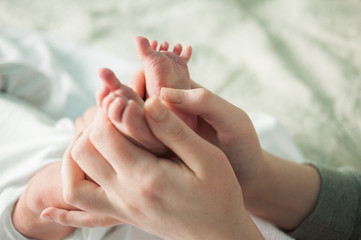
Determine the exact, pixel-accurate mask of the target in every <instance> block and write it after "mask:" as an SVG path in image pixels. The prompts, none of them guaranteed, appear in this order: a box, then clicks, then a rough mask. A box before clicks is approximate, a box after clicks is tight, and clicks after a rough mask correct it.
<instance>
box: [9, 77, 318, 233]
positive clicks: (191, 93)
mask: <svg viewBox="0 0 361 240" xmlns="http://www.w3.org/2000/svg"><path fill="white" fill-rule="evenodd" d="M136 74H138V75H139V76H141V77H143V78H144V72H142V71H139V72H137V73H136ZM130 84H131V86H132V88H133V89H134V90H135V91H136V92H137V93H139V92H141V91H142V90H141V89H142V87H139V86H141V85H142V83H141V81H140V83H138V85H137V83H136V81H135V83H134V82H131V83H130ZM132 84H133V85H132ZM143 85H144V84H143ZM192 88H197V89H192V90H174V89H169V88H163V90H162V94H161V97H162V100H163V101H164V102H165V104H167V106H170V107H172V109H176V110H177V111H179V112H184V113H186V114H187V115H193V116H194V115H196V116H198V125H197V126H196V128H195V130H196V131H197V133H198V134H199V135H200V136H202V137H203V138H205V139H207V140H208V142H211V143H213V144H214V145H216V146H218V148H219V149H221V150H222V151H223V152H224V153H225V154H226V157H227V158H228V160H229V162H230V163H231V165H232V167H233V169H234V171H235V174H236V177H237V180H238V182H239V183H240V185H241V186H242V190H243V198H244V205H245V206H246V207H247V208H248V210H249V211H251V212H252V213H254V214H256V215H258V216H261V217H264V218H266V219H268V220H270V221H273V222H275V223H276V224H277V225H278V226H280V227H281V228H284V229H288V230H292V229H294V228H296V227H297V226H298V224H299V223H300V222H302V220H303V219H304V218H305V217H306V216H307V215H308V214H309V213H310V212H311V211H312V209H313V207H314V205H315V203H316V201H317V197H318V192H319V184H320V183H319V182H320V180H319V175H318V173H317V171H316V170H315V169H314V168H313V167H311V166H307V165H299V164H294V163H291V162H288V161H285V160H282V159H280V158H277V157H275V156H272V155H270V154H268V153H266V152H264V151H263V150H262V149H261V148H260V146H259V143H258V139H257V136H256V134H255V132H254V129H253V126H252V123H251V122H250V120H249V119H248V116H247V115H246V114H245V113H244V112H243V111H241V110H240V109H238V108H236V107H234V106H233V105H231V104H229V103H227V102H226V101H224V100H223V99H220V98H218V97H217V96H215V95H213V94H212V93H210V92H209V91H207V90H205V89H203V88H199V86H197V85H196V84H194V83H193V84H192ZM143 91H144V90H143ZM126 93H129V91H128V92H126ZM124 95H126V94H124ZM129 99H131V100H129ZM129 99H127V102H126V103H127V105H126V107H125V108H123V111H125V110H127V108H128V107H129V106H132V104H129V102H131V101H134V102H135V101H136V99H134V98H132V97H130V98H129ZM133 105H134V104H133ZM134 106H137V104H135V105H134ZM150 106H152V104H150ZM137 107H138V108H139V106H137ZM105 109H106V108H105ZM134 109H135V108H134ZM140 109H141V110H142V106H141V107H140ZM150 109H151V108H150ZM155 109H156V108H155ZM95 111H96V109H93V110H90V111H89V112H90V113H89V116H84V118H85V119H86V120H84V119H83V120H84V122H83V125H82V124H80V123H79V124H78V126H84V125H86V126H87V125H89V123H90V122H92V114H93V113H94V112H95ZM108 111H109V108H108ZM146 111H147V110H145V112H146ZM108 114H109V113H108ZM123 116H124V115H123ZM141 116H142V115H141ZM146 116H147V115H146ZM225 116H228V117H225ZM103 120H104V119H103ZM143 120H144V118H143ZM144 121H148V119H145V120H144ZM112 122H113V123H114V121H112ZM93 124H95V123H93ZM98 124H100V123H98ZM148 124H149V123H148ZM162 126H163V125H160V126H158V128H159V129H161V128H162ZM230 126H231V127H230ZM99 127H100V126H99ZM79 128H80V127H79ZM158 128H155V129H148V130H149V131H150V132H151V133H152V134H153V135H152V136H156V137H158V135H159V133H156V132H157V131H160V132H161V130H159V129H158ZM235 128H237V129H235ZM85 129H86V131H90V132H91V130H89V129H87V128H85V127H83V129H82V130H85ZM90 129H91V127H90ZM113 130H115V129H113ZM116 130H119V128H117V129H116ZM120 130H121V129H120ZM89 134H90V133H89ZM157 134H158V135H157ZM84 136H87V135H86V134H85V135H84ZM84 136H82V137H81V138H84ZM111 136H115V135H111ZM122 136H123V135H122ZM163 137H165V136H163ZM113 140H116V139H115V137H114V139H113ZM78 141H80V140H78ZM137 141H139V142H142V138H141V137H140V139H139V140H137ZM157 141H158V142H160V143H161V141H159V140H157ZM144 142H146V141H144ZM165 142H166V141H165ZM131 143H132V144H133V143H134V141H133V142H131ZM79 144H80V143H79ZM92 144H94V143H92ZM161 144H163V143H161ZM163 145H165V144H163ZM135 146H136V145H135ZM194 146H195V145H194V144H193V145H192V147H193V148H194ZM207 146H208V145H207ZM210 146H213V145H210ZM83 147H84V146H83ZM93 147H98V148H97V150H98V151H99V148H100V150H102V151H99V152H106V151H109V153H107V155H112V154H117V152H112V151H111V150H110V149H104V146H103V147H99V146H96V144H94V146H93ZM168 147H169V146H168ZM90 148H91V147H90ZM90 148H89V146H87V147H86V149H82V152H84V151H85V152H86V151H88V152H89V149H90ZM212 148H213V147H209V149H205V152H211V153H214V152H212V150H211V149H212ZM172 150H173V151H174V149H172ZM188 150H189V149H188ZM137 151H138V150H137ZM142 151H144V150H143V149H142ZM177 151H180V152H182V150H179V149H178V150H177ZM183 151H184V152H185V151H186V149H185V148H183ZM111 153H112V154H111ZM70 155H71V154H70ZM178 155H180V153H179V154H178ZM115 156H116V155H115ZM199 157H200V158H201V156H199ZM203 157H207V155H205V156H203ZM90 158H91V156H90ZM113 158H114V157H113ZM103 160H104V161H109V159H103ZM182 160H183V162H184V161H186V160H184V159H182ZM75 161H76V160H75ZM76 162H77V161H76ZM186 165H187V164H186ZM187 166H188V165H187ZM73 167H74V168H76V166H73ZM171 169H172V168H170V169H169V170H170V171H171ZM216 169H217V170H218V171H219V169H222V168H219V166H218V168H216ZM225 169H227V168H225ZM225 169H223V170H225ZM78 170H79V169H78ZM192 170H193V169H192ZM44 171H45V170H44ZM73 171H74V169H73ZM172 171H173V170H172ZM74 172H76V171H74ZM225 172H227V171H226V170H225ZM81 173H82V171H79V172H78V174H79V175H81ZM102 173H103V174H105V172H102ZM228 173H229V172H228ZM87 174H88V172H87ZM106 174H108V173H106ZM230 175H232V174H230ZM81 176H82V177H84V176H85V175H81ZM105 176H107V175H105ZM182 176H183V175H182ZM227 176H228V174H227ZM91 177H92V178H93V176H91ZM97 177H99V178H101V176H97ZM172 177H174V175H171V176H168V178H170V179H166V178H164V179H160V180H159V181H162V180H163V181H166V180H169V181H170V182H172V180H171V178H172ZM223 177H224V176H223ZM93 179H94V178H93ZM285 179H287V181H285ZM78 180H79V179H78ZM83 180H84V182H85V181H87V180H86V178H85V177H84V179H83ZM83 180H82V181H83ZM207 181H209V182H207ZM210 181H211V180H209V179H206V182H207V183H211V182H210ZM225 181H226V182H227V181H230V182H232V180H230V179H228V180H225ZM135 182H136V181H135ZM185 182H186V181H185ZM186 183H187V182H186ZM188 184H190V183H188ZM184 187H185V186H184ZM195 187H196V186H195ZM60 188H61V186H60ZM168 188H170V186H168ZM79 189H80V188H77V189H75V190H74V189H71V191H75V192H76V191H79ZM135 189H136V188H135ZM181 189H183V188H181ZM193 190H194V189H193ZM197 190H200V189H197ZM207 190H208V191H215V192H217V193H219V191H220V189H213V190H210V189H207ZM233 190H235V189H233ZM112 191H114V192H116V189H111V188H109V191H108V192H112ZM235 191H236V192H237V191H238V190H235ZM170 192H171V191H170ZM292 193H293V194H292ZM173 194H175V193H173ZM216 195H217V196H218V195H222V194H216ZM236 195H237V194H236ZM79 196H80V200H76V201H79V202H81V204H84V202H82V201H84V199H82V198H81V195H79ZM136 196H137V195H136V194H135V195H134V198H136ZM118 197H120V196H118ZM170 197H173V198H175V196H170ZM65 199H67V198H65ZM241 199H242V195H241ZM132 200H133V199H128V200H127V201H129V202H131V201H132ZM301 200H302V201H301ZM73 201H74V199H73V198H72V197H71V198H70V199H67V201H65V202H64V205H57V204H55V205H51V204H50V205H45V207H47V206H55V207H59V208H60V209H58V208H49V209H47V210H46V211H44V212H43V216H44V217H51V218H53V220H56V221H58V222H59V223H61V224H64V225H72V226H75V227H82V226H84V227H92V226H96V225H97V224H98V225H100V226H111V225H114V224H117V223H121V220H122V218H119V216H118V217H114V216H109V215H106V214H105V215H104V214H101V215H99V209H97V207H99V206H95V205H94V203H93V202H91V203H86V205H87V204H88V205H87V207H88V209H87V208H84V209H86V210H89V211H88V212H86V213H85V212H79V211H77V212H73V211H70V212H68V210H69V209H71V207H69V206H73V204H72V203H73ZM203 201H204V200H203ZM214 201H222V200H221V199H218V200H214ZM19 202H21V199H20V200H19ZM197 202H202V198H201V197H200V198H199V199H192V201H190V200H189V202H188V204H190V205H192V204H194V203H197ZM70 203H71V204H70ZM185 203H187V201H185ZM92 204H93V205H92ZM74 205H77V204H74ZM244 205H242V206H238V207H237V206H236V205H234V206H233V207H235V209H240V211H235V212H236V213H240V216H241V217H240V218H239V219H238V220H237V221H235V222H233V223H229V224H228V223H225V225H227V226H224V229H227V231H228V230H231V229H233V228H232V226H233V227H235V226H236V225H237V224H240V223H242V224H243V226H249V227H250V229H251V230H249V231H245V232H246V233H243V234H252V235H247V237H248V238H246V237H245V238H244V239H249V237H254V238H255V237H259V232H258V231H256V229H254V227H255V226H254V224H253V223H252V221H249V217H247V216H248V215H247V214H245V211H244ZM43 206H44V205H43ZM112 207H114V206H112ZM181 207H182V206H179V205H172V206H171V208H174V209H176V210H177V208H178V210H179V211H180V210H181ZM183 207H184V206H183ZM62 208H65V209H68V210H61V209H62ZM18 209H19V208H18ZM212 209H213V208H212ZM143 210H144V208H143ZM148 210H149V209H147V208H145V210H144V211H148ZM37 211H39V210H37ZM18 212H19V211H18ZM20 212H21V211H20ZM100 212H102V210H100ZM31 213H33V212H31ZM75 213H76V214H75ZM81 213H84V214H81ZM102 213H107V212H102ZM118 213H119V212H118ZM16 214H17V213H16V211H14V223H15V221H16V220H15V219H17V218H16ZM38 214H39V213H36V214H35V216H39V215H38ZM159 214H160V215H161V212H160V213H159ZM173 214H176V213H173ZM99 216H102V217H101V218H99ZM219 217H221V216H219ZM128 218H129V219H131V218H132V216H131V217H129V216H128ZM18 219H19V218H18ZM29 219H31V218H29ZM129 219H128V221H129V222H130V223H132V221H136V220H129ZM236 219H237V218H236ZM21 220H23V219H21ZM204 220H205V222H206V223H205V224H204V225H205V228H204V229H208V227H210V229H213V228H211V227H212V226H210V225H206V224H210V223H207V219H204ZM39 221H40V220H39ZM159 221H160V220H159ZM174 221H175V222H177V221H179V220H177V219H175V220H174ZM236 223H237V224H236ZM39 224H40V225H39V226H42V227H40V228H39V229H50V228H48V226H50V227H51V226H53V228H54V229H59V231H56V232H59V235H58V237H59V238H58V239H60V238H62V237H60V236H66V235H67V234H69V233H70V232H71V231H72V230H73V228H72V227H66V226H62V225H58V224H56V223H54V222H52V221H50V220H46V219H45V218H43V219H41V222H40V223H39ZM143 224H144V225H142V226H140V227H143V228H145V229H146V230H148V228H149V230H148V231H150V232H152V233H155V234H157V233H158V232H157V231H156V230H154V229H156V227H153V226H148V225H149V224H150V223H147V222H145V223H143ZM197 224H198V223H197ZM180 225H181V227H180V228H177V229H175V230H174V231H173V233H174V234H179V233H181V232H182V231H184V234H188V235H187V236H189V237H191V236H192V237H193V238H194V239H197V237H198V239H202V238H201V237H200V236H201V235H202V233H203V232H201V233H195V232H192V230H191V228H190V229H188V230H187V227H188V228H189V227H191V226H187V227H186V226H182V224H181V223H180ZM31 229H33V230H34V229H35V228H34V226H32V228H31ZM216 229H217V228H215V230H216ZM224 229H223V230H219V232H218V233H217V232H214V235H213V236H214V238H215V239H216V236H220V232H222V233H223V234H224V232H225V231H224ZM243 229H246V228H243ZM253 230H254V231H253ZM169 231H170V232H169V233H170V234H171V232H172V230H171V229H170V230H169ZM216 231H217V230H216ZM205 232H206V231H205ZM49 233H50V231H49ZM208 233H209V232H208ZM229 233H230V234H237V235H233V236H234V237H235V236H242V235H239V234H241V233H240V232H234V231H230V232H229ZM209 234H210V233H209ZM24 235H27V234H24ZM158 235H159V234H158ZM160 235H161V234H160ZM27 236H31V235H27ZM44 236H45V235H44ZM48 236H50V235H48ZM224 236H226V235H224ZM224 236H223V238H224ZM165 237H166V236H165ZM202 237H203V239H204V237H209V236H204V235H202ZM229 237H230V238H229V239H232V238H231V235H230V236H229ZM39 238H40V239H47V238H46V237H44V238H41V237H39ZM49 239H57V238H56V237H54V238H53V237H49ZM237 239H238V238H237ZM255 239H257V238H255Z"/></svg>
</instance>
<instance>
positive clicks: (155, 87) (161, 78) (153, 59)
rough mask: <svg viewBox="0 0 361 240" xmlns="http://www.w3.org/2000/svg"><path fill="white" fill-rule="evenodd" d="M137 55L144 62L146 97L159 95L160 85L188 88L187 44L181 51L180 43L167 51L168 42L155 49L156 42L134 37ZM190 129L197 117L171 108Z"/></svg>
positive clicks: (189, 83) (190, 53)
mask: <svg viewBox="0 0 361 240" xmlns="http://www.w3.org/2000/svg"><path fill="white" fill-rule="evenodd" d="M135 43H136V48H137V51H138V55H139V58H140V60H141V61H142V63H143V64H144V72H145V86H146V97H149V96H152V95H156V96H158V97H160V90H161V88H162V87H170V88H177V89H190V88H191V80H190V77H189V71H188V65H187V63H188V61H189V59H190V57H191V55H192V48H191V47H190V46H187V47H186V48H185V49H184V51H183V53H182V48H183V47H182V45H181V44H176V45H175V46H174V48H173V52H170V51H168V48H169V44H168V43H167V42H164V43H162V44H161V45H160V48H159V51H156V49H157V45H158V44H157V42H156V41H151V42H149V41H148V40H147V39H146V38H144V37H136V39H135ZM172 111H173V112H174V113H175V114H177V115H178V117H180V118H181V119H182V120H183V121H184V122H186V123H187V124H188V125H189V126H190V127H191V128H192V129H195V128H196V125H197V117H196V116H192V115H188V114H184V113H182V112H180V111H177V110H175V109H172Z"/></svg>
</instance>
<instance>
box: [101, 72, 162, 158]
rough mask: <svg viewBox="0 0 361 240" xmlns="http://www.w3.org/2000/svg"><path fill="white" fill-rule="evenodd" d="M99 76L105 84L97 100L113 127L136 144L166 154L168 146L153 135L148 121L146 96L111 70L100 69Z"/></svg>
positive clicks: (156, 152)
mask: <svg viewBox="0 0 361 240" xmlns="http://www.w3.org/2000/svg"><path fill="white" fill-rule="evenodd" d="M99 76H100V78H101V79H102V81H103V83H104V87H103V88H102V89H100V90H99V91H98V93H97V102H98V105H99V106H100V107H101V108H102V109H103V110H104V111H105V112H106V113H107V115H108V117H109V119H110V120H111V121H112V123H113V124H114V126H115V127H116V128H117V129H118V130H119V131H120V132H121V133H123V134H125V135H126V136H127V137H128V138H129V139H130V140H131V141H132V142H134V143H136V144H137V145H139V146H141V147H143V148H146V149H148V150H150V151H151V152H153V153H155V154H157V155H164V154H166V153H167V152H168V149H167V148H166V147H165V146H164V145H163V144H162V143H161V142H159V140H158V139H157V138H156V137H155V136H154V135H153V133H152V132H151V131H150V129H149V127H148V125H147V123H146V121H145V118H144V111H143V107H144V102H143V99H141V98H140V97H139V96H138V94H136V93H135V92H134V91H133V90H132V89H131V88H129V87H127V86H126V85H124V84H122V83H121V82H120V81H119V80H118V79H117V77H116V76H115V74H114V73H113V72H112V71H111V70H109V69H105V68H104V69H101V70H100V72H99Z"/></svg>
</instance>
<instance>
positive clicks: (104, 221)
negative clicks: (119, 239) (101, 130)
mask: <svg viewBox="0 0 361 240" xmlns="http://www.w3.org/2000/svg"><path fill="white" fill-rule="evenodd" d="M135 42H136V47H137V50H138V54H139V57H140V59H141V61H142V62H143V63H144V65H145V67H144V68H142V69H141V70H139V71H137V72H136V73H134V74H133V75H132V76H131V78H130V80H129V85H130V86H133V88H134V90H135V91H133V89H131V88H129V87H127V86H125V85H123V84H121V83H120V81H119V80H118V79H117V78H116V77H115V75H114V73H113V72H111V71H110V70H109V69H102V70H100V72H99V76H100V78H101V79H102V80H103V83H104V87H103V88H102V89H101V90H100V91H99V92H98V94H97V101H98V105H99V106H100V107H102V108H103V109H104V110H105V111H106V112H107V113H108V116H109V117H110V119H111V120H112V122H113V124H114V125H115V126H116V127H117V128H118V130H120V131H121V132H122V133H123V134H125V135H126V136H128V137H129V139H130V140H131V141H133V142H134V143H136V144H138V145H139V146H142V147H144V148H145V149H148V150H150V151H151V152H154V153H156V154H158V155H164V154H166V153H168V152H169V150H168V149H167V147H166V146H165V145H164V144H162V143H161V142H160V141H159V140H158V139H157V138H155V136H154V135H153V133H152V132H151V131H150V129H149V128H148V126H147V124H146V122H145V119H144V116H143V114H144V113H143V112H142V111H143V105H144V100H143V99H142V98H145V96H149V95H159V90H158V91H157V87H159V86H174V87H180V88H189V87H190V79H189V73H188V67H187V62H188V61H189V59H190V57H191V54H192V49H191V47H189V46H188V47H186V48H185V49H184V51H183V49H182V45H180V44H176V45H175V46H174V48H173V52H168V48H169V44H168V43H167V42H163V43H162V44H161V45H160V47H159V51H156V49H157V45H158V44H157V42H156V41H152V42H149V41H148V40H147V39H145V38H142V37H137V38H136V39H135ZM169 69H171V70H169ZM145 76H147V81H146V78H145ZM174 76H178V79H177V80H176V81H174ZM149 79H150V80H151V81H150V80H149ZM145 86H147V87H148V88H147V90H146V91H145V90H144V89H145ZM114 96H116V98H113V97H114ZM140 96H142V97H140ZM122 100H124V101H122ZM128 100H130V101H128ZM125 101H126V102H127V107H126V108H124V105H122V104H124V102H125ZM124 109H125V110H124ZM97 110H98V108H97V107H93V108H91V109H89V110H87V111H86V112H85V113H84V115H83V116H82V117H80V118H79V119H77V121H76V122H75V126H76V129H77V131H78V132H81V131H84V130H85V129H86V128H87V126H88V125H89V123H90V122H91V121H92V120H93V118H94V114H95V112H96V111H97ZM123 110H124V111H123ZM177 114H178V115H179V116H180V117H182V119H183V120H184V121H187V122H188V123H189V124H190V125H192V124H193V125H195V121H196V118H195V117H194V116H192V115H187V114H182V113H181V112H178V113H177ZM60 167H61V164H60V163H59V164H53V165H51V166H49V167H48V168H45V169H43V170H41V171H40V172H39V173H37V174H36V175H35V176H34V177H33V178H32V180H31V182H30V183H32V184H28V186H27V189H26V190H25V191H24V193H23V194H22V196H21V197H20V199H19V201H18V202H17V204H16V206H15V209H14V211H13V222H14V225H15V227H16V228H17V229H18V231H19V232H20V233H22V234H23V235H25V236H28V237H31V238H37V239H62V238H64V237H65V236H67V235H68V234H69V233H71V232H72V231H73V230H74V228H73V227H66V226H62V225H59V224H56V223H54V222H50V221H47V220H46V219H40V218H39V216H40V213H41V211H42V210H43V209H44V208H46V207H49V206H56V207H60V208H68V209H76V208H74V207H73V206H72V205H70V204H68V203H66V202H65V201H64V200H63V198H62V197H60V196H62V185H61V182H60V181H59V180H60ZM43 179H56V180H55V181H51V182H50V183H49V182H48V181H47V184H44V183H45V182H44V181H43ZM40 193H41V194H40ZM52 196H57V197H56V198H54V197H52ZM99 220H100V222H99ZM116 223H118V222H116ZM86 224H87V226H88V227H91V226H111V225H114V224H115V223H114V219H112V218H107V217H105V216H99V215H98V214H95V215H94V218H93V220H92V221H89V222H87V223H86Z"/></svg>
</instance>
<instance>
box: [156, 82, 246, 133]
mask: <svg viewBox="0 0 361 240" xmlns="http://www.w3.org/2000/svg"><path fill="white" fill-rule="evenodd" d="M161 97H162V99H163V100H164V102H165V103H166V104H167V105H169V106H170V107H172V108H174V109H177V110H179V111H181V112H184V113H187V114H192V115H197V116H199V117H201V118H203V119H204V120H205V121H207V122H208V123H209V124H210V125H211V126H212V127H213V128H214V129H215V130H216V131H217V132H218V133H220V134H228V132H231V133H232V131H233V128H232V126H237V125H239V124H240V123H242V122H244V121H247V122H248V121H249V117H248V115H247V114H246V113H245V112H244V111H242V110H241V109H239V108H238V107H236V106H234V105H233V104H231V103H229V102H227V101H226V100H225V99H223V98H221V97H219V96H217V95H216V94H214V93H212V92H211V91H209V90H207V89H205V88H195V89H188V90H184V89H174V88H165V87H163V88H162V90H161Z"/></svg>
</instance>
